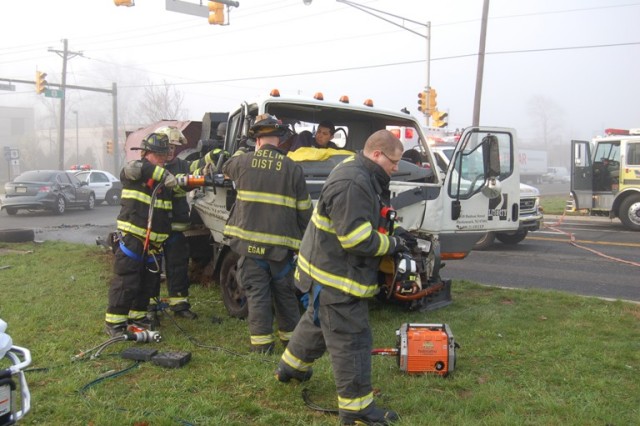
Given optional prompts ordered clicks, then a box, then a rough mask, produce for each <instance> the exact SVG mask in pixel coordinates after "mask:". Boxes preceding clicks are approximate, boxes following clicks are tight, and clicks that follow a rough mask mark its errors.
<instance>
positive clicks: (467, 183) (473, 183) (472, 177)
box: [448, 133, 514, 199]
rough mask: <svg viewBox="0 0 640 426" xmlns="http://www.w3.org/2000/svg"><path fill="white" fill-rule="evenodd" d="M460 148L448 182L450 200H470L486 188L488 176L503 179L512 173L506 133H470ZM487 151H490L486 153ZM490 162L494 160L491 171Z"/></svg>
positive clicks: (509, 141)
mask: <svg viewBox="0 0 640 426" xmlns="http://www.w3.org/2000/svg"><path fill="white" fill-rule="evenodd" d="M490 140H492V141H493V142H492V143H491V144H489V143H488V141H490ZM462 147H463V148H462V150H461V151H458V153H457V154H456V157H455V159H454V167H453V170H452V172H451V173H452V175H451V180H450V181H449V188H448V190H449V195H451V196H452V197H459V198H461V199H465V198H470V197H471V196H473V195H474V194H476V193H477V192H479V191H480V190H481V189H482V188H483V187H484V186H485V184H486V181H487V179H488V178H489V177H494V176H495V177H496V178H497V179H498V180H503V179H506V178H507V177H509V176H511V174H512V173H513V164H514V156H513V141H512V139H511V137H510V135H509V134H506V133H491V134H488V133H473V134H471V135H470V137H468V138H467V140H466V141H463V142H462ZM496 148H497V149H496ZM487 149H491V152H485V151H486V150H487ZM496 156H497V157H496ZM490 160H491V161H493V167H491V168H490V166H491V164H490Z"/></svg>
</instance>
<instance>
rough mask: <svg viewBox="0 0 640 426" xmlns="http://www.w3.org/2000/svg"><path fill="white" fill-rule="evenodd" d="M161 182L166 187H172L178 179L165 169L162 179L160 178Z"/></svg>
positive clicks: (176, 183)
mask: <svg viewBox="0 0 640 426" xmlns="http://www.w3.org/2000/svg"><path fill="white" fill-rule="evenodd" d="M162 182H163V183H164V186H166V187H167V188H173V187H175V186H176V185H178V179H176V177H175V176H174V175H172V174H171V173H169V172H168V171H166V170H165V172H164V179H163V180H162Z"/></svg>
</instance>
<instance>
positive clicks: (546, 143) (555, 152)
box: [527, 96, 570, 166]
mask: <svg viewBox="0 0 640 426" xmlns="http://www.w3.org/2000/svg"><path fill="white" fill-rule="evenodd" d="M527 111H528V112H529V114H530V115H531V117H532V119H533V122H534V126H535V128H536V129H537V132H536V133H537V134H538V136H537V139H538V141H539V143H538V144H537V145H538V147H539V148H540V149H544V150H545V151H547V153H548V154H549V165H558V166H560V165H565V164H566V163H567V162H568V159H569V154H570V153H569V148H568V146H567V143H563V142H566V141H563V135H562V123H563V121H562V116H563V115H564V112H563V110H562V108H560V106H558V104H556V103H555V102H554V101H553V100H552V99H549V98H547V97H544V96H534V97H533V98H531V99H530V100H529V102H528V103H527Z"/></svg>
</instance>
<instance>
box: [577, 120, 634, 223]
mask: <svg viewBox="0 0 640 426" xmlns="http://www.w3.org/2000/svg"><path fill="white" fill-rule="evenodd" d="M571 158H573V162H572V164H571V198H570V200H569V201H568V202H567V207H566V210H567V211H576V210H586V211H588V212H589V214H590V215H594V216H608V217H610V218H615V217H617V218H619V219H620V221H621V222H622V224H623V225H624V226H625V227H627V228H628V229H630V230H633V231H640V129H631V130H622V129H606V130H605V136H599V137H596V138H594V139H593V140H591V141H590V142H588V141H578V140H574V141H571Z"/></svg>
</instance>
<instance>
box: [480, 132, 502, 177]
mask: <svg viewBox="0 0 640 426" xmlns="http://www.w3.org/2000/svg"><path fill="white" fill-rule="evenodd" d="M482 145H483V147H482V153H483V155H484V164H485V165H487V166H488V169H487V173H486V175H485V177H487V178H497V177H498V176H500V146H499V143H498V138H497V137H496V136H495V135H487V136H485V137H484V139H482Z"/></svg>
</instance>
